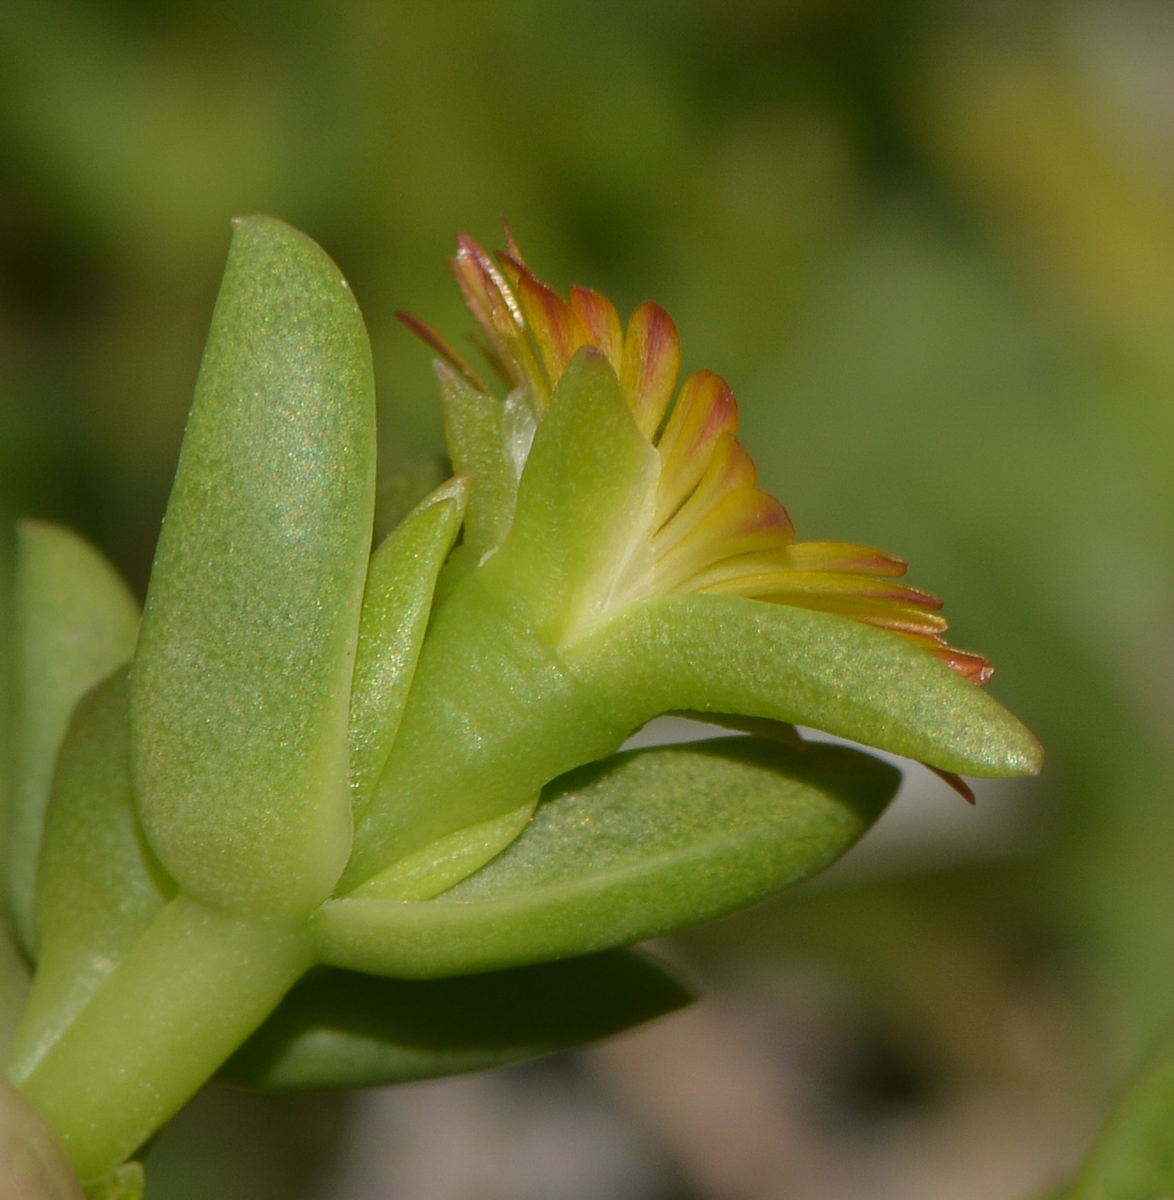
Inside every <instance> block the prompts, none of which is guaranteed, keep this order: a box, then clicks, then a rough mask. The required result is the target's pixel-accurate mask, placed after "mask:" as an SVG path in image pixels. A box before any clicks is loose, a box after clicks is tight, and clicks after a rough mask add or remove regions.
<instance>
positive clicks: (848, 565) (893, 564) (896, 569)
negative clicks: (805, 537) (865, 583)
mask: <svg viewBox="0 0 1174 1200" xmlns="http://www.w3.org/2000/svg"><path fill="white" fill-rule="evenodd" d="M786 553H787V557H788V559H789V562H790V569H791V570H794V571H852V572H857V573H859V574H861V575H888V576H891V577H894V578H895V577H898V576H901V575H904V574H905V571H906V570H907V569H908V566H909V564H908V563H907V562H906V561H905V560H904V559H903V558H896V557H895V556H894V555H892V554H886V553H885V551H884V550H877V549H875V548H874V547H872V546H854V545H852V544H851V543H849V542H794V543H792V544H791V545H790V546H788V547H787V551H786Z"/></svg>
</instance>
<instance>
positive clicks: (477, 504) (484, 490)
mask: <svg viewBox="0 0 1174 1200" xmlns="http://www.w3.org/2000/svg"><path fill="white" fill-rule="evenodd" d="M435 367H436V373H437V375H439V377H440V395H441V399H442V400H443V401H444V431H445V434H446V436H447V440H448V453H449V457H450V458H451V459H452V465H453V470H454V471H456V472H457V473H458V474H461V475H464V474H469V475H472V476H473V493H472V495H471V496H470V497H469V508H468V512H467V513H466V515H465V545H466V546H468V547H469V549H470V551H471V552H472V553H473V554H474V555H475V557H476V558H478V559H480V558H481V557H482V556H483V555H485V554H487V553H489V552H490V551H491V550H496V549H497V548H498V546H500V545H501V543H502V542H503V541H504V540H505V536H506V534H507V533H508V532H509V529H510V524H511V522H512V521H513V519H514V504H515V502H516V499H517V493H518V477H517V475H516V473H515V471H514V466H513V463H512V462H511V461H510V460H509V458H508V457H507V455H506V447H505V434H504V431H503V429H502V416H503V409H502V404H501V401H500V400H498V399H497V398H496V397H494V396H489V395H487V394H486V393H485V392H482V391H479V390H478V389H477V388H475V387H473V385H472V384H471V383H469V382H468V381H467V380H466V379H463V378H462V377H461V376H460V375H459V374H457V372H455V371H453V370H451V369H450V368H449V367H448V366H446V365H445V364H444V363H443V362H440V361H439V360H438V361H437V362H436V363H435Z"/></svg>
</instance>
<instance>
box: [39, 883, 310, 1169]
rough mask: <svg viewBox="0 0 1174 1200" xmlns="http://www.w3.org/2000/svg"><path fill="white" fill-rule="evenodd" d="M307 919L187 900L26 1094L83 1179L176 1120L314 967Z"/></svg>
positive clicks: (82, 1018) (107, 985)
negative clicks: (248, 915)
mask: <svg viewBox="0 0 1174 1200" xmlns="http://www.w3.org/2000/svg"><path fill="white" fill-rule="evenodd" d="M312 961H313V960H312V954H311V951H310V950H309V948H308V944H307V939H306V937H305V934H304V925H303V924H302V923H301V922H294V921H278V920H273V919H254V920H251V921H250V920H245V919H242V918H240V917H238V916H234V915H232V914H229V913H226V912H223V911H220V910H217V909H213V908H210V907H208V906H207V905H204V904H202V903H200V902H199V901H197V900H193V899H192V898H191V897H189V896H186V895H184V894H183V893H181V894H180V895H179V896H177V897H176V898H175V899H174V900H173V901H171V903H170V904H168V906H167V907H166V908H165V909H163V911H162V912H161V913H160V914H159V916H158V917H157V918H156V919H155V921H154V923H153V924H152V925H151V927H150V928H149V929H148V930H147V931H146V933H144V934H143V936H142V938H140V940H139V941H138V943H137V944H136V945H135V947H134V949H133V950H132V951H131V953H130V954H129V955H128V957H127V958H126V960H125V961H124V962H123V963H122V965H121V966H120V967H119V968H118V969H117V970H116V971H115V972H114V973H113V974H112V975H110V977H109V978H108V979H107V980H106V981H105V982H104V983H103V984H102V986H101V987H100V988H99V989H98V991H97V992H96V993H95V994H94V998H93V999H92V1000H91V1001H90V1003H89V1005H88V1006H87V1007H86V1008H85V1009H84V1010H83V1011H82V1012H81V1014H80V1015H79V1016H78V1018H77V1020H76V1021H75V1022H74V1023H73V1024H72V1025H71V1026H70V1028H69V1029H68V1030H66V1032H65V1033H64V1034H63V1035H62V1036H61V1038H60V1040H59V1041H58V1042H57V1043H56V1044H55V1045H54V1046H53V1048H52V1049H51V1050H50V1051H49V1053H48V1054H47V1055H46V1056H45V1057H44V1058H43V1059H42V1060H41V1062H40V1063H38V1065H37V1066H36V1068H35V1069H34V1070H33V1072H32V1073H31V1074H30V1075H29V1077H28V1078H27V1079H26V1080H24V1081H23V1082H22V1083H21V1087H22V1089H23V1091H24V1092H25V1094H26V1095H27V1096H28V1097H29V1099H30V1100H32V1102H33V1103H34V1104H35V1105H36V1106H37V1108H38V1109H40V1111H41V1112H42V1113H43V1114H44V1116H45V1117H46V1118H48V1120H49V1122H50V1124H52V1125H53V1127H54V1128H55V1129H56V1130H57V1132H58V1134H59V1135H60V1136H61V1139H62V1141H63V1142H64V1143H65V1147H66V1150H67V1151H68V1153H69V1156H70V1158H71V1160H72V1161H73V1164H74V1167H75V1168H76V1170H77V1172H78V1174H79V1175H80V1176H81V1178H82V1179H83V1180H85V1179H97V1178H101V1177H102V1176H104V1175H106V1174H108V1173H109V1172H110V1171H112V1170H114V1168H115V1167H117V1166H118V1165H119V1163H121V1162H122V1161H123V1160H124V1159H125V1158H127V1156H129V1155H130V1154H132V1153H133V1152H134V1151H135V1150H136V1149H137V1148H138V1147H139V1146H140V1145H141V1144H142V1143H143V1142H144V1141H146V1140H147V1138H148V1137H150V1136H151V1134H152V1133H154V1131H155V1130H156V1129H158V1128H159V1126H160V1125H162V1124H163V1122H164V1121H166V1120H167V1119H168V1118H169V1117H171V1116H172V1115H173V1114H174V1113H175V1112H176V1111H177V1110H178V1109H179V1108H180V1106H181V1105H183V1104H184V1103H185V1102H186V1101H187V1100H188V1099H189V1098H190V1097H191V1096H192V1095H193V1094H194V1093H195V1091H196V1090H197V1089H198V1088H199V1087H200V1085H201V1084H203V1083H204V1081H205V1080H206V1079H207V1078H208V1077H209V1076H210V1075H212V1073H213V1072H214V1071H215V1070H216V1068H217V1067H218V1066H219V1065H220V1063H221V1062H223V1061H224V1059H226V1058H227V1057H228V1056H229V1055H230V1054H231V1053H232V1052H233V1050H235V1049H236V1048H237V1046H239V1045H240V1043H241V1042H243V1041H244V1039H245V1038H246V1037H248V1035H249V1034H250V1033H251V1032H252V1031H253V1030H254V1029H255V1028H256V1027H257V1026H258V1025H259V1024H260V1023H261V1022H262V1021H263V1020H264V1019H265V1018H266V1017H267V1016H268V1014H269V1013H270V1012H271V1011H272V1010H273V1009H274V1008H275V1007H276V1006H277V1004H278V1002H279V1001H280V1000H281V998H282V997H283V996H284V995H285V993H286V992H287V991H288V990H289V988H290V987H291V986H292V985H293V984H294V983H295V982H296V981H297V979H298V978H299V976H301V975H302V974H303V973H304V972H305V971H306V970H307V969H308V968H309V967H310V965H311V964H312Z"/></svg>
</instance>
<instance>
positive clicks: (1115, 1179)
mask: <svg viewBox="0 0 1174 1200" xmlns="http://www.w3.org/2000/svg"><path fill="white" fill-rule="evenodd" d="M1171 1195H1174V1038H1171V1037H1167V1039H1166V1041H1165V1043H1164V1044H1163V1045H1161V1046H1160V1047H1159V1048H1158V1050H1157V1052H1156V1053H1155V1055H1154V1057H1153V1058H1152V1059H1151V1061H1150V1062H1149V1063H1147V1064H1146V1066H1145V1067H1143V1068H1142V1071H1141V1074H1140V1075H1139V1076H1138V1078H1137V1079H1136V1080H1135V1081H1134V1083H1133V1085H1132V1086H1131V1087H1130V1089H1129V1090H1128V1091H1127V1092H1126V1094H1125V1096H1124V1098H1123V1099H1122V1101H1121V1103H1120V1104H1119V1105H1118V1107H1117V1110H1116V1112H1115V1113H1114V1114H1113V1116H1112V1117H1111V1118H1110V1120H1109V1124H1108V1125H1107V1126H1106V1128H1105V1130H1104V1132H1103V1133H1102V1134H1101V1136H1100V1138H1099V1139H1098V1140H1097V1143H1096V1145H1095V1146H1094V1147H1093V1150H1092V1153H1091V1154H1090V1155H1089V1157H1088V1159H1087V1160H1086V1161H1085V1164H1084V1166H1083V1167H1082V1168H1081V1171H1080V1173H1079V1175H1078V1176H1077V1178H1076V1181H1075V1182H1074V1183H1073V1184H1072V1185H1071V1187H1069V1188H1068V1189H1067V1190H1065V1191H1064V1192H1062V1193H1061V1194H1060V1196H1059V1197H1057V1198H1056V1200H1157V1198H1160V1197H1166V1196H1171Z"/></svg>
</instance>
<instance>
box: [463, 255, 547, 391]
mask: <svg viewBox="0 0 1174 1200" xmlns="http://www.w3.org/2000/svg"><path fill="white" fill-rule="evenodd" d="M449 261H450V263H451V265H452V269H453V274H454V275H455V276H456V280H457V283H458V284H459V286H460V289H461V293H462V294H463V295H464V297H465V303H466V304H467V305H468V306H469V311H470V312H472V314H473V316H474V317H475V318H476V320H477V324H478V325H480V326H481V329H482V331H483V333H484V335H485V337H486V339H487V340H488V342H489V345H490V348H491V350H490V353H489V358H490V361H491V362H493V364H494V366H495V367H496V368H497V369H499V370H500V371H501V372H502V376H503V378H504V379H505V381H506V383H507V385H508V386H509V387H511V388H515V387H518V386H519V385H521V384H523V383H524V384H527V385H528V386H529V388H530V391H531V394H532V396H533V399H534V403H535V405H536V406H537V408H538V409H539V410H541V409H543V408H545V407H546V402H547V401H548V400H549V398H550V386H549V384H548V383H547V379H546V375H545V372H544V371H543V370H542V369H541V367H540V366H539V364H538V359H537V357H536V356H535V354H534V350H533V347H532V346H531V345H530V339H529V336H528V335H527V333H526V318H525V315H524V314H523V312H522V308H521V305H520V304H519V303H518V300H517V297H516V296H515V295H514V293H513V291H512V290H511V288H510V285H509V283H508V282H507V281H506V279H505V277H504V276H503V275H502V273H501V272H500V271H499V270H498V269H497V267H496V265H495V264H494V262H493V260H492V259H491V258H490V257H489V255H488V254H486V253H485V251H484V250H482V249H481V247H480V246H478V245H477V243H476V242H475V241H473V239H472V238H470V237H468V236H467V235H465V234H461V235H460V236H459V237H458V238H457V253H456V256H455V257H454V258H452V259H450V260H449Z"/></svg>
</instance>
